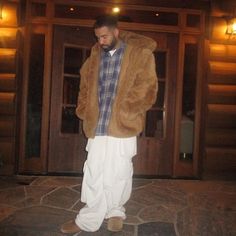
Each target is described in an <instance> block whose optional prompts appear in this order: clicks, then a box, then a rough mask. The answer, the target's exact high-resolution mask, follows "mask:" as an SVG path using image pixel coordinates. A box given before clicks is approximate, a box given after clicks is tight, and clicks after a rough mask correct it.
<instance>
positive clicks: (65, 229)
mask: <svg viewBox="0 0 236 236" xmlns="http://www.w3.org/2000/svg"><path fill="white" fill-rule="evenodd" d="M80 231H81V229H80V228H79V226H78V225H77V224H76V223H75V221H74V220H70V221H68V222H66V223H65V224H63V225H62V226H61V232H62V233H64V234H75V233H79V232H80Z"/></svg>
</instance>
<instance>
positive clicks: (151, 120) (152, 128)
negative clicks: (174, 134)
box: [145, 110, 163, 138]
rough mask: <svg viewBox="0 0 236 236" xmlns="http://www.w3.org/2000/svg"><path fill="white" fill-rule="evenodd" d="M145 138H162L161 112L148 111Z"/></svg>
mask: <svg viewBox="0 0 236 236" xmlns="http://www.w3.org/2000/svg"><path fill="white" fill-rule="evenodd" d="M145 132H146V135H145V136H146V137H155V138H162V137H163V111H155V110H150V111H148V112H147V116H146V127H145Z"/></svg>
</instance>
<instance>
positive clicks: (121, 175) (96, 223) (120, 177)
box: [75, 136, 137, 232]
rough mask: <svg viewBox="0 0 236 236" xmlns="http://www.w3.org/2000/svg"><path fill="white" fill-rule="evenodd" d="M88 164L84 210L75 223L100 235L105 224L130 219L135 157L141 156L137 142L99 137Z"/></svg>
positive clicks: (90, 146)
mask: <svg viewBox="0 0 236 236" xmlns="http://www.w3.org/2000/svg"><path fill="white" fill-rule="evenodd" d="M86 150H87V151H88V157H87V160H86V161H85V164H84V177H83V182H82V191H81V201H82V202H84V203H86V205H85V206H84V207H83V208H82V209H81V210H80V212H79V214H78V215H77V217H76V219H75V223H76V224H77V225H78V226H79V227H80V228H81V229H82V230H84V231H90V232H94V231H97V230H98V229H99V228H100V226H101V224H102V222H103V220H104V219H107V218H110V217H114V216H119V217H122V218H123V219H125V218H126V215H125V209H124V207H123V205H124V204H125V203H126V202H127V201H128V199H129V198H130V195H131V190H132V175H133V163H132V157H133V156H134V155H136V153H137V138H136V137H131V138H114V137H110V136H96V137H95V138H94V139H89V140H88V143H87V146H86Z"/></svg>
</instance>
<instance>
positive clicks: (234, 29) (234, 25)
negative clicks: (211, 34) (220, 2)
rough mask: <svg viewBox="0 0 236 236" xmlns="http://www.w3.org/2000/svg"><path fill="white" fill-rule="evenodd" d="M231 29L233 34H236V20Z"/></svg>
mask: <svg viewBox="0 0 236 236" xmlns="http://www.w3.org/2000/svg"><path fill="white" fill-rule="evenodd" d="M232 29H233V33H234V34H235V33H236V20H235V21H234V23H233V26H232Z"/></svg>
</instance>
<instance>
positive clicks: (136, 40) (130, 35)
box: [119, 30, 157, 52]
mask: <svg viewBox="0 0 236 236" xmlns="http://www.w3.org/2000/svg"><path fill="white" fill-rule="evenodd" d="M119 37H120V39H121V40H122V41H124V42H125V43H127V44H130V45H132V46H135V47H141V48H148V49H150V50H151V51H152V52H153V51H154V50H155V49H156V47H157V44H156V42H155V41H154V40H153V39H151V38H149V37H147V36H144V35H141V34H136V33H134V32H130V31H124V30H121V31H120V33H119Z"/></svg>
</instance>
